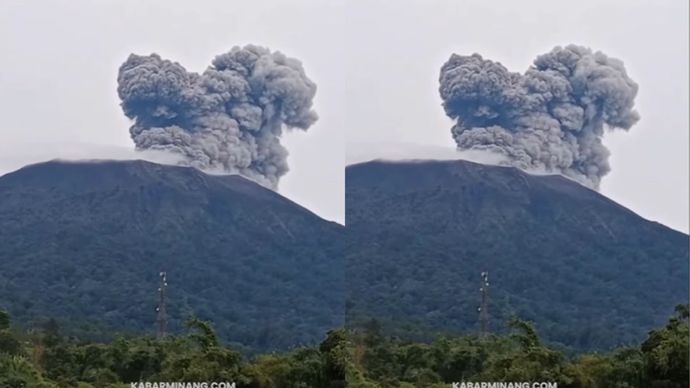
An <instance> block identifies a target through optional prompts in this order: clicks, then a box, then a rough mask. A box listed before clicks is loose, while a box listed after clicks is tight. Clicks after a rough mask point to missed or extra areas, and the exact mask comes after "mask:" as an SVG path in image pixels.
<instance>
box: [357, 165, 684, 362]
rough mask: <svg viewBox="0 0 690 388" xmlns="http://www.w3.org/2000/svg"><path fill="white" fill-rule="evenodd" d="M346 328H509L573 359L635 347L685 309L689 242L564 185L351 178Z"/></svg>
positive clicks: (363, 174) (511, 177) (378, 169)
mask: <svg viewBox="0 0 690 388" xmlns="http://www.w3.org/2000/svg"><path fill="white" fill-rule="evenodd" d="M346 187H347V189H346V209H347V214H346V224H347V228H346V236H347V238H346V248H345V252H346V279H347V282H348V283H347V284H348V289H347V292H348V297H347V302H346V304H347V318H346V319H347V322H348V324H350V325H355V326H356V325H361V324H363V323H364V322H365V321H366V320H368V319H369V318H376V319H378V320H380V321H381V322H382V323H383V324H384V327H387V328H388V329H389V330H393V331H396V332H400V333H404V334H406V335H413V336H423V334H424V333H425V332H428V331H451V332H452V331H473V330H477V326H478V323H477V321H478V314H477V307H478V305H479V297H480V296H479V287H480V276H479V275H480V272H482V271H489V273H490V283H491V288H490V298H491V304H490V316H491V319H492V321H491V328H492V330H501V328H502V327H503V322H505V320H507V319H508V318H509V317H510V316H512V315H517V316H519V317H520V318H523V319H530V320H534V321H535V322H536V326H537V328H538V329H539V330H540V331H541V332H542V333H543V334H544V337H545V338H547V339H548V340H550V341H553V342H558V343H562V344H564V345H567V346H570V347H573V348H577V349H603V348H609V347H612V346H615V345H619V344H627V343H634V342H637V341H639V340H641V339H642V338H644V334H645V333H646V331H647V330H649V329H651V328H653V327H654V326H657V325H660V324H662V323H663V322H664V320H665V319H666V317H667V316H668V315H669V314H670V313H671V312H672V311H673V307H674V306H675V305H676V304H678V303H683V302H685V303H687V299H688V236H687V235H685V234H682V233H680V232H677V231H674V230H671V229H669V228H667V227H665V226H663V225H660V224H658V223H654V222H650V221H647V220H645V219H643V218H641V217H639V216H637V215H636V214H635V213H633V212H631V211H630V210H628V209H626V208H624V207H622V206H620V205H618V204H616V203H615V202H613V201H611V200H609V199H608V198H606V197H604V196H602V195H600V194H598V193H596V192H594V191H592V190H589V189H587V188H585V187H583V186H580V185H579V184H577V183H575V182H573V181H570V180H568V179H566V178H563V177H561V176H535V175H530V174H527V173H524V172H522V171H520V170H518V169H515V168H510V167H496V166H486V165H481V164H476V163H471V162H466V161H419V162H381V161H374V162H368V163H362V164H357V165H352V166H349V167H348V168H347V170H346Z"/></svg>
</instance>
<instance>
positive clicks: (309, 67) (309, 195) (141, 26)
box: [0, 0, 690, 232]
mask: <svg viewBox="0 0 690 388" xmlns="http://www.w3.org/2000/svg"><path fill="white" fill-rule="evenodd" d="M688 13H689V12H688V2H686V1H678V0H578V1H553V0H551V1H549V0H531V1H527V0H522V1H519V2H516V1H481V0H476V1H474V0H472V1H470V0H447V1H441V0H398V1H392V0H390V1H384V0H336V1H328V0H289V1H288V0H284V1H280V0H267V1H261V0H252V1H232V2H228V1H220V0H219V1H204V0H197V1H193V2H192V1H178V0H53V1H49V2H46V1H38V0H5V1H2V2H0V53H2V54H1V55H2V62H0V63H1V65H0V107H2V108H0V113H1V114H2V119H3V120H2V124H0V139H1V141H0V172H4V171H7V170H11V169H12V168H16V167H19V165H21V164H22V163H26V162H30V161H39V160H41V159H43V160H45V159H52V158H54V157H56V156H62V157H65V156H66V155H67V156H69V155H73V157H89V158H95V157H98V156H99V155H101V154H102V155H104V157H115V156H114V155H116V156H117V157H118V158H127V157H129V155H130V154H132V155H133V154H134V153H133V152H132V151H131V150H132V148H133V143H132V141H131V140H130V138H129V133H128V127H129V125H130V121H129V120H128V119H127V118H126V117H125V116H124V115H123V114H122V112H121V110H120V107H119V100H118V97H117V93H116V76H117V69H118V67H119V65H120V64H121V63H122V62H123V61H124V60H125V59H126V57H127V55H129V54H130V53H132V52H134V53H138V54H149V53H151V52H156V53H159V54H160V55H161V56H163V57H164V58H168V59H171V60H174V61H178V62H180V63H181V64H182V65H183V66H185V67H186V68H187V69H188V70H190V71H198V72H201V71H203V70H204V69H205V68H206V67H207V66H208V65H209V63H210V60H211V59H212V58H213V57H214V56H215V55H217V54H220V53H222V52H224V51H227V50H229V49H230V48H231V47H232V46H235V45H245V44H248V43H253V44H258V45H262V46H266V47H269V48H271V49H273V50H279V51H282V52H283V53H285V54H287V55H289V56H291V57H295V58H297V59H299V60H301V61H302V63H303V65H304V68H305V70H306V73H307V75H308V76H309V77H310V78H311V79H312V80H313V81H314V82H316V84H317V85H318V91H317V95H316V98H315V109H316V111H317V112H318V114H319V116H320V119H319V121H318V122H317V123H316V124H314V125H313V126H312V127H311V128H310V129H309V130H308V131H307V132H302V131H295V132H292V133H287V134H286V135H285V136H284V138H283V144H285V146H286V147H287V148H288V150H289V151H290V157H289V160H288V162H289V164H290V169H291V171H290V172H289V173H288V174H287V175H286V176H285V177H283V179H282V180H281V183H280V189H279V192H280V193H282V194H284V195H286V196H287V197H289V198H291V199H292V200H294V201H296V202H298V203H300V204H301V205H303V206H305V207H307V208H309V209H311V210H312V211H314V212H315V213H317V214H319V215H320V216H322V217H324V218H327V219H331V220H335V221H338V222H343V220H344V198H343V197H344V194H343V193H344V166H345V164H346V163H347V162H348V161H353V160H354V159H356V158H353V157H352V155H357V158H359V159H361V158H362V157H363V156H362V155H369V154H370V155H371V157H372V158H373V157H377V156H379V155H377V150H381V149H391V148H395V147H397V146H396V145H398V144H406V145H408V147H412V148H414V147H420V148H421V149H423V150H424V152H422V153H423V154H424V155H427V154H428V157H429V158H434V157H438V158H447V155H448V154H449V153H451V154H452V152H453V147H454V142H453V139H452V137H451V135H450V127H451V126H452V123H451V120H450V119H449V118H447V117H446V116H445V114H444V112H443V109H442V107H441V99H440V97H439V95H438V75H439V69H440V67H441V65H442V64H443V63H444V62H445V61H446V60H447V59H448V57H449V56H450V55H451V53H458V54H471V53H474V52H478V53H480V54H482V55H483V56H484V57H485V58H488V59H492V60H496V61H499V62H501V63H502V64H503V65H505V66H506V67H507V68H509V69H510V70H513V71H520V72H522V71H524V70H525V69H527V68H528V67H529V65H530V63H531V61H532V60H533V59H534V57H535V56H537V55H538V54H542V53H545V52H547V51H549V50H551V49H552V48H553V47H554V46H556V45H566V44H569V43H575V44H580V45H584V46H589V47H591V48H592V49H594V50H601V51H603V52H605V53H606V54H608V55H610V56H613V57H616V58H619V59H621V60H623V61H624V62H625V65H626V68H627V71H628V74H629V75H630V77H631V78H632V79H634V80H635V81H636V82H637V83H638V84H639V93H638V96H637V99H636V107H637V110H638V111H639V113H640V115H641V120H640V121H639V122H638V123H637V124H636V125H635V126H634V127H633V128H632V129H631V130H630V131H629V132H624V131H617V132H611V133H609V134H607V135H606V137H605V139H604V141H605V144H606V145H607V146H608V147H609V149H610V150H611V154H612V155H611V159H610V163H611V167H612V171H611V173H610V174H609V175H607V176H606V177H605V178H604V180H603V183H602V189H601V190H602V193H603V194H605V195H607V196H609V197H610V198H612V199H614V200H615V201H617V202H619V203H621V204H623V205H624V206H626V207H628V208H630V209H632V210H634V211H635V212H637V213H638V214H640V215H642V216H643V217H645V218H648V219H651V220H655V221H659V222H661V223H664V224H666V225H668V226H671V227H673V228H676V229H680V230H683V231H685V232H687V231H688V212H689V209H688V202H689V193H688V187H689V182H688V177H689V175H690V173H689V171H688V166H689V164H690V162H689V160H688V143H689V139H688V134H689V132H690V131H689V123H688V106H689V104H690V102H689V101H688V94H689V91H688V83H689V80H688V68H689V64H688V56H689V53H688V46H689V42H688ZM400 149H402V147H400ZM434 150H438V153H437V152H436V151H434ZM403 153H404V152H403ZM413 154H415V155H417V156H418V154H420V153H419V152H416V153H413Z"/></svg>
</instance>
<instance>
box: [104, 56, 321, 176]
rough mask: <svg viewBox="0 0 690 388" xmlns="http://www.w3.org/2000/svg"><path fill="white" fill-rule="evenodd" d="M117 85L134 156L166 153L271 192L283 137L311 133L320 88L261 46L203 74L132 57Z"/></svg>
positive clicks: (281, 169)
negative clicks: (288, 132) (250, 181)
mask: <svg viewBox="0 0 690 388" xmlns="http://www.w3.org/2000/svg"><path fill="white" fill-rule="evenodd" d="M117 81H118V88H117V91H118V95H119V96H120V99H121V100H122V104H121V106H122V109H123V111H124V113H125V115H127V117H129V118H131V119H133V120H134V123H133V125H132V126H131V128H130V134H131V137H132V140H134V143H135V144H136V148H137V149H140V150H159V151H168V152H171V153H174V154H176V155H177V156H179V157H180V158H181V160H182V161H183V163H185V164H188V165H191V166H194V167H197V168H200V169H204V170H213V171H222V172H229V173H239V174H242V175H244V176H246V177H248V178H250V179H253V180H255V181H257V182H259V183H261V184H263V185H265V186H267V187H271V188H274V189H275V188H277V186H278V182H279V180H280V177H281V176H283V175H284V174H285V173H286V172H287V171H288V164H287V156H288V152H287V150H286V149H285V147H284V146H283V145H282V144H281V143H280V137H281V135H282V133H283V130H284V129H285V128H298V129H302V130H307V129H308V128H309V127H310V126H311V125H312V124H313V123H314V122H315V121H316V120H317V115H316V113H315V112H314V110H313V109H312V101H313V99H314V95H315V94H316V85H315V84H314V82H312V81H311V80H310V79H309V78H308V77H307V76H306V74H305V72H304V69H303V67H302V64H301V63H300V62H299V61H298V60H296V59H293V58H289V57H287V56H285V55H283V54H282V53H280V52H272V51H270V50H269V49H266V48H263V47H258V46H252V45H248V46H245V47H234V48H232V50H230V51H229V52H227V53H225V54H221V55H218V56H216V57H215V58H214V59H213V61H212V64H211V66H209V67H208V68H207V69H206V70H205V71H204V72H203V73H201V74H199V73H194V72H188V71H187V70H186V69H185V68H184V67H183V66H182V65H180V64H179V63H176V62H172V61H169V60H166V59H162V58H161V57H160V56H159V55H157V54H151V55H146V56H141V55H135V54H132V55H130V56H129V58H127V60H126V61H125V62H124V63H123V64H122V65H121V66H120V70H119V74H118V78H117Z"/></svg>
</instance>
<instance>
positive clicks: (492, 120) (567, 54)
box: [439, 45, 639, 189]
mask: <svg viewBox="0 0 690 388" xmlns="http://www.w3.org/2000/svg"><path fill="white" fill-rule="evenodd" d="M439 81H440V87H439V92H440V94H441V98H442V99H443V107H444V109H445V111H446V114H447V115H448V116H449V117H451V118H452V119H454V120H456V124H455V125H454V126H453V128H452V130H451V132H452V135H453V138H454V139H455V142H456V143H457V147H458V149H459V150H484V151H491V152H495V153H498V154H500V155H503V156H504V157H505V162H504V164H509V165H513V166H516V167H519V168H522V169H524V170H527V171H530V170H536V171H540V172H552V173H560V174H562V175H565V176H567V177H570V178H572V179H574V180H576V181H578V182H580V183H582V184H584V185H586V186H588V187H590V188H593V189H598V188H599V184H600V182H601V179H602V177H603V176H604V175H606V174H607V173H608V172H609V171H610V167H609V163H608V159H609V151H608V149H607V148H606V147H605V146H604V144H603V143H602V137H603V135H604V129H605V128H610V129H614V128H620V129H623V130H628V129H630V127H632V126H633V124H635V123H636V122H637V121H638V120H639V115H638V113H637V112H636V111H635V110H634V109H633V108H634V100H635V96H636V95H637V89H638V86H637V84H636V83H635V82H634V81H633V80H632V79H630V77H628V75H627V73H626V71H625V67H624V66H623V62H621V61H620V60H618V59H615V58H609V57H608V56H606V55H605V54H603V53H601V52H598V51H597V52H592V50H590V49H589V48H586V47H581V46H575V45H569V46H566V47H556V48H554V49H553V50H552V51H551V52H549V53H547V54H544V55H540V56H538V57H537V58H536V59H535V60H534V62H533V65H532V66H531V67H530V68H529V69H528V70H527V71H526V72H525V73H524V74H519V73H514V72H510V71H508V70H507V69H506V68H505V67H504V66H503V65H501V64H500V63H498V62H493V61H490V60H485V59H483V58H482V57H481V55H479V54H473V55H470V56H462V55H456V54H453V55H451V57H450V59H449V60H448V61H447V62H446V63H445V64H444V65H443V67H442V68H441V75H440V78H439Z"/></svg>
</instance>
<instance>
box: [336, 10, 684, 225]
mask: <svg viewBox="0 0 690 388" xmlns="http://www.w3.org/2000/svg"><path fill="white" fill-rule="evenodd" d="M350 3H354V4H357V6H349V7H347V8H346V10H347V13H346V16H345V17H346V19H347V20H348V25H349V26H351V28H349V29H348V36H347V39H346V40H345V43H346V46H345V47H344V50H345V51H347V52H351V53H352V55H349V56H348V57H347V63H346V65H345V69H346V78H347V89H346V96H345V101H346V103H347V114H346V115H345V118H346V125H345V128H346V129H347V131H346V136H347V139H348V147H347V150H348V157H349V155H350V154H351V153H353V152H355V153H357V152H356V149H355V145H356V144H358V143H371V142H374V143H406V144H425V145H433V146H439V147H447V148H452V147H454V146H455V143H454V142H453V139H452V138H451V135H450V127H451V126H452V122H451V120H450V119H449V118H447V117H446V115H445V114H444V112H443V109H442V107H441V99H440V97H439V94H438V76H439V70H440V67H441V65H442V64H443V63H444V62H445V61H446V60H447V59H448V57H449V56H450V54H451V53H458V54H471V53H474V52H478V53H480V54H482V56H483V57H484V58H487V59H492V60H496V61H500V62H501V63H503V64H504V65H505V66H506V67H508V68H509V69H510V70H512V71H520V72H523V71H524V70H526V69H527V68H528V66H529V65H530V64H531V62H532V60H533V59H534V58H535V57H536V56H537V55H538V54H542V53H545V52H547V51H549V50H551V49H552V48H553V47H554V46H556V45H566V44H569V43H575V44H579V45H584V46H589V47H591V48H592V49H594V50H601V51H603V52H605V53H607V54H608V55H610V56H613V57H617V58H619V59H621V60H623V61H624V62H625V65H626V68H627V70H628V74H629V75H630V76H631V78H632V79H634V80H635V81H636V82H637V83H638V84H639V93H638V96H637V99H636V102H637V103H636V106H637V110H638V111H639V113H640V115H641V116H642V119H641V120H640V121H639V122H638V123H637V124H636V125H635V126H634V127H633V128H632V129H631V130H630V131H629V132H627V133H626V132H622V131H617V132H615V133H610V134H608V135H607V136H606V137H605V140H604V142H605V144H606V145H607V146H608V147H609V149H610V151H611V154H612V156H611V159H610V163H611V167H612V171H611V173H610V174H609V175H607V176H606V177H605V178H604V180H603V183H602V192H603V193H604V194H605V195H607V196H609V197H611V198H612V199H614V200H616V201H617V202H619V203H621V204H623V205H624V206H627V207H629V208H631V209H632V210H634V211H635V212H637V213H638V214H640V215H642V216H643V217H645V218H648V219H652V220H656V221H659V222H662V223H664V224H666V225H668V226H671V227H673V228H676V229H681V230H683V231H685V232H687V231H688V202H689V198H688V185H689V184H688V176H689V172H688V164H689V162H688V133H689V128H688V106H689V105H688V104H689V103H688V66H689V65H688V44H689V43H688V1H677V0H578V1H554V0H539V1H537V0H532V1H527V0H520V1H479V0H477V1H467V0H464V1H463V0H449V1H424V0H416V1H398V2H391V1H382V0H379V1H376V0H369V1H351V2H350ZM427 149H428V147H427ZM427 153H428V152H427ZM443 154H447V153H445V152H443Z"/></svg>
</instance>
